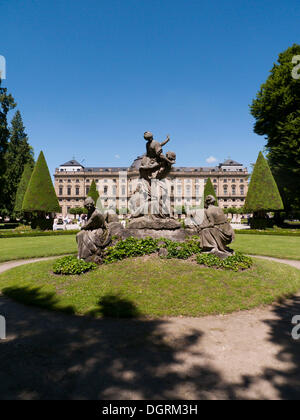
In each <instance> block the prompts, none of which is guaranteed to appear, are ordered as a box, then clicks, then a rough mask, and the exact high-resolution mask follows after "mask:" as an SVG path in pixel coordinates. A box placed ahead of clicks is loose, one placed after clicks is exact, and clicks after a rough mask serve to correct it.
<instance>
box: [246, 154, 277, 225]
mask: <svg viewBox="0 0 300 420" xmlns="http://www.w3.org/2000/svg"><path fill="white" fill-rule="evenodd" d="M244 207H245V211H246V212H249V213H253V215H254V218H265V216H266V213H267V212H268V211H276V210H283V208H284V207H283V203H282V199H281V196H280V193H279V190H278V187H277V184H276V182H275V179H274V177H273V175H272V172H271V169H270V167H269V165H268V162H267V160H266V159H265V158H264V155H263V154H262V152H259V155H258V158H257V161H256V164H255V166H254V169H253V173H252V176H251V181H250V185H249V189H248V194H247V197H246V202H245V206H244Z"/></svg>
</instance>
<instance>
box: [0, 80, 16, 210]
mask: <svg viewBox="0 0 300 420" xmlns="http://www.w3.org/2000/svg"><path fill="white" fill-rule="evenodd" d="M15 106H16V104H15V101H14V98H13V97H12V96H11V95H9V94H7V89H6V88H3V87H1V79H0V212H1V213H2V214H4V204H5V197H4V190H3V186H4V185H5V183H4V182H3V175H4V173H5V171H6V165H5V154H6V150H7V146H8V139H9V129H8V127H7V114H8V112H9V111H10V110H11V109H13V108H14V107H15Z"/></svg>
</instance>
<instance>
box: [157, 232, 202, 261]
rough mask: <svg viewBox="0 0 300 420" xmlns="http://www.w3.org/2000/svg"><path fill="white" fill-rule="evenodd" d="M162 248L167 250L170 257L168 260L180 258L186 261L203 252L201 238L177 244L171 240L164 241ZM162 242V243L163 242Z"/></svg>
mask: <svg viewBox="0 0 300 420" xmlns="http://www.w3.org/2000/svg"><path fill="white" fill-rule="evenodd" d="M162 241H163V242H164V244H163V243H161V246H160V248H166V249H167V251H168V255H167V256H166V258H178V259H181V260H186V259H188V258H190V257H192V256H193V255H195V254H198V253H199V252H201V247H200V242H199V238H197V237H195V238H191V239H188V240H186V241H185V242H175V241H171V240H169V239H162ZM162 241H161V242H162Z"/></svg>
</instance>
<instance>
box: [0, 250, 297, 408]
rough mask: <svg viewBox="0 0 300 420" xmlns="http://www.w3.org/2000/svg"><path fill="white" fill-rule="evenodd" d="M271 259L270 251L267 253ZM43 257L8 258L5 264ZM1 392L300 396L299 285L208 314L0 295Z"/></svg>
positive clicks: (19, 395)
mask: <svg viewBox="0 0 300 420" xmlns="http://www.w3.org/2000/svg"><path fill="white" fill-rule="evenodd" d="M266 258H267V259H270V258H268V257H266ZM39 260H41V259H34V260H26V261H17V262H9V263H4V264H1V265H0V272H3V271H5V270H8V269H10V268H12V267H15V266H17V265H21V264H24V263H30V262H33V261H39ZM272 260H274V261H279V262H284V263H286V264H289V265H292V266H294V267H297V268H299V269H300V261H290V260H278V259H276V258H272ZM0 314H2V315H4V316H5V317H6V321H7V334H8V336H7V339H6V340H1V341H0V350H1V351H0V367H1V368H0V399H2V400H3V399H178V398H179V399H219V398H221V399H248V398H249V399H262V398H264V399H299V398H300V340H299V341H294V340H293V339H292V337H291V330H292V327H293V326H292V324H291V319H292V317H293V315H295V314H300V293H299V294H297V295H295V296H294V297H293V298H292V299H290V300H287V301H284V302H283V303H281V304H280V305H279V304H276V305H273V306H268V307H264V308H257V309H253V310H250V311H243V312H238V313H234V314H230V315H226V316H208V317H203V318H186V317H182V318H180V317H179V318H163V319H159V320H110V319H105V320H101V319H99V320H93V319H89V318H84V317H75V316H68V315H64V314H60V313H55V312H48V311H44V310H42V309H39V308H34V307H26V306H24V305H21V304H18V303H16V302H14V301H12V300H10V299H8V298H6V297H4V296H0Z"/></svg>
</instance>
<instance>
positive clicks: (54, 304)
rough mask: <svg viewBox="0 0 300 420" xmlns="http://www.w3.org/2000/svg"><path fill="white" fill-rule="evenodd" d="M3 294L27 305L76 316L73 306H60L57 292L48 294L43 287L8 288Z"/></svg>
mask: <svg viewBox="0 0 300 420" xmlns="http://www.w3.org/2000/svg"><path fill="white" fill-rule="evenodd" d="M2 293H3V294H4V295H5V296H8V297H10V298H12V299H14V300H16V301H17V302H20V303H23V304H25V305H33V306H40V307H41V308H45V309H51V310H59V311H62V312H65V313H68V314H75V309H74V308H73V307H72V306H70V305H69V306H61V305H60V304H59V299H58V298H57V295H56V293H55V292H46V291H44V290H43V289H42V288H41V287H28V286H27V287H26V286H25V287H16V286H14V287H6V288H4V289H3V290H2Z"/></svg>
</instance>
